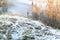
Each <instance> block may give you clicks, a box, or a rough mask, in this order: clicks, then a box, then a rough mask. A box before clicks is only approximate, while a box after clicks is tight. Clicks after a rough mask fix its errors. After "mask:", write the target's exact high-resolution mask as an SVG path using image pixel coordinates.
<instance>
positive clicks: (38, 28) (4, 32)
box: [0, 15, 60, 40]
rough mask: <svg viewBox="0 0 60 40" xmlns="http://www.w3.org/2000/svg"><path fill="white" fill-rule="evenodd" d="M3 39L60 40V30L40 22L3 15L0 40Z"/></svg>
mask: <svg viewBox="0 0 60 40" xmlns="http://www.w3.org/2000/svg"><path fill="white" fill-rule="evenodd" d="M4 16H5V17H4ZM9 34H10V35H9ZM1 36H2V37H1ZM2 39H3V40H9V39H11V40H60V30H58V29H53V28H51V27H49V26H46V25H44V24H43V23H42V22H40V21H35V20H31V19H28V18H24V17H20V16H11V15H3V16H0V40H2Z"/></svg>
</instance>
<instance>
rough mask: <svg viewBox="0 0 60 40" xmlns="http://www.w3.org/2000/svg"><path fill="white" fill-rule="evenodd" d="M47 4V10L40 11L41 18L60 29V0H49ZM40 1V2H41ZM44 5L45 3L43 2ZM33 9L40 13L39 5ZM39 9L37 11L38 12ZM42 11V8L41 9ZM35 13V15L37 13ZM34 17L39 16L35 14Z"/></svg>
mask: <svg viewBox="0 0 60 40" xmlns="http://www.w3.org/2000/svg"><path fill="white" fill-rule="evenodd" d="M47 1H48V3H47V6H46V9H45V11H42V12H40V16H39V17H40V19H41V20H42V22H43V23H45V24H47V25H49V26H52V27H54V28H59V29H60V0H47ZM39 3H40V2H39ZM42 5H43V4H42ZM35 8H36V9H33V10H34V12H35V13H37V14H39V13H38V7H35ZM36 11H37V12H36ZM39 11H41V10H39ZM35 13H34V15H36V14H35ZM34 18H38V16H37V17H35V16H34Z"/></svg>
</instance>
